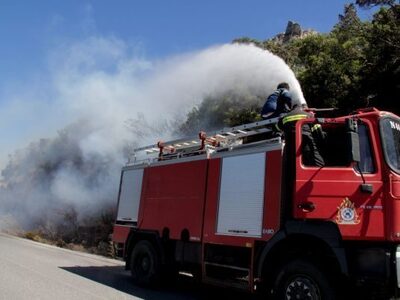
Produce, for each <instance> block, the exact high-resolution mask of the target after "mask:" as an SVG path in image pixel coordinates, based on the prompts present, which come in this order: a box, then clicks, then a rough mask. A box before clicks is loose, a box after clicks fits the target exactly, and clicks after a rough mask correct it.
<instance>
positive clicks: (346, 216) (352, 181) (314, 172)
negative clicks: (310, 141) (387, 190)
mask: <svg viewBox="0 0 400 300" xmlns="http://www.w3.org/2000/svg"><path fill="white" fill-rule="evenodd" d="M320 125H321V126H322V130H323V132H324V140H323V142H322V143H317V146H318V147H317V148H318V151H319V152H320V154H321V156H322V157H323V160H324V166H322V167H321V166H320V167H319V166H314V165H312V163H310V161H309V159H306V156H307V154H306V153H305V151H306V149H305V148H306V147H305V144H306V143H305V137H303V136H302V130H301V129H302V128H303V127H304V126H310V125H309V124H307V123H305V121H301V122H298V124H296V179H295V192H294V205H293V215H294V217H295V218H301V219H324V220H331V221H333V222H335V223H337V224H338V225H339V229H340V231H341V233H342V235H343V237H344V238H352V239H366V238H373V239H384V222H383V220H384V207H383V206H384V203H383V197H382V174H381V165H380V162H379V160H378V159H377V157H376V155H375V153H378V152H377V144H376V142H375V141H376V136H374V131H373V130H372V128H373V127H372V124H371V123H370V122H369V121H368V120H365V121H363V122H361V123H360V124H359V126H358V127H359V138H360V152H361V153H360V154H361V161H360V163H359V164H358V165H357V164H352V163H349V162H348V159H347V155H348V151H349V150H348V149H347V148H346V142H345V141H346V129H345V124H344V122H343V123H341V122H332V123H322V124H320ZM308 150H309V149H308ZM363 178H364V179H365V183H364V182H363Z"/></svg>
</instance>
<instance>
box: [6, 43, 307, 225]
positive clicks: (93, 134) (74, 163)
mask: <svg viewBox="0 0 400 300" xmlns="http://www.w3.org/2000/svg"><path fill="white" fill-rule="evenodd" d="M45 78H46V80H42V78H41V80H38V81H37V82H35V83H34V84H31V85H30V86H25V87H23V88H20V89H19V90H29V91H30V93H23V94H22V93H17V92H14V93H13V94H10V95H8V96H10V97H9V99H11V100H9V101H8V102H6V103H7V104H3V107H0V120H4V119H7V120H8V122H7V127H6V128H8V130H7V134H8V135H10V132H13V131H14V134H13V141H14V144H12V143H11V145H9V146H8V147H9V148H8V149H11V147H13V146H15V145H18V146H21V145H23V143H25V142H26V141H27V140H33V142H31V143H30V144H29V145H28V146H25V147H22V148H20V150H17V151H14V152H13V154H12V155H10V156H9V158H8V159H7V160H6V159H5V158H4V157H2V159H1V160H0V162H3V164H4V162H6V163H5V164H4V166H3V168H2V179H1V183H0V189H1V192H0V219H3V220H5V219H6V217H7V218H10V217H11V218H12V219H13V220H17V223H19V224H21V226H23V227H24V228H31V227H32V226H35V224H36V223H37V222H38V220H41V221H43V220H50V221H51V222H57V219H58V217H59V212H60V211H62V210H63V209H67V208H69V207H73V208H74V210H76V211H77V212H78V213H79V218H84V217H85V216H87V215H90V214H95V213H96V212H98V211H99V210H100V209H101V207H103V206H104V205H107V204H114V203H116V196H117V191H118V182H119V172H120V171H119V170H120V167H121V166H122V165H123V163H124V161H125V159H126V155H127V152H128V151H129V148H130V147H133V146H138V145H145V144H150V143H154V142H155V141H157V140H158V139H160V138H164V139H167V138H172V134H173V132H174V129H175V128H174V126H176V125H177V124H179V123H180V122H182V121H183V120H184V118H185V115H186V113H187V112H188V111H189V110H190V109H191V108H192V107H193V106H194V105H197V104H199V103H200V102H201V101H202V100H203V99H204V98H205V97H208V96H213V97H216V98H217V97H218V96H219V95H223V94H224V93H226V92H227V91H229V92H230V93H232V92H234V93H236V94H237V95H241V94H257V95H268V94H269V93H270V92H272V91H273V90H274V89H275V88H276V85H277V84H278V83H279V82H282V81H286V82H288V83H289V84H290V86H291V88H292V92H293V95H294V97H297V98H299V99H301V101H303V102H304V98H303V95H302V92H301V89H300V86H299V83H298V82H297V80H296V78H295V76H294V74H293V72H292V71H291V70H290V69H289V67H288V66H287V65H286V64H285V63H284V62H283V61H282V60H281V59H280V58H278V57H276V56H274V55H272V54H271V53H269V52H267V51H263V50H261V49H259V48H257V47H255V46H252V45H238V44H229V45H220V46H215V47H211V48H208V49H205V50H202V51H199V52H194V53H187V54H184V55H179V56H176V57H172V58H168V59H166V60H163V61H148V60H146V59H144V58H143V57H142V56H141V55H138V54H135V51H134V50H132V48H130V47H128V45H126V44H125V43H124V42H122V41H120V40H116V39H106V38H90V39H87V40H85V41H82V42H80V43H75V44H72V45H69V46H68V47H65V46H64V47H63V48H60V49H57V51H55V52H54V53H53V54H52V55H51V56H50V67H49V74H48V75H47V76H45ZM43 82H46V84H43ZM0 103H2V102H1V101H0ZM3 103H5V101H3ZM26 103H29V106H27V105H26ZM32 107H35V108H36V109H32ZM10 111H16V112H19V113H22V114H23V116H24V117H23V118H22V117H21V118H17V119H16V120H17V121H15V122H14V121H13V119H11V118H9V117H7V116H8V114H7V113H9V112H10ZM17 122H18V123H17ZM127 122H128V123H127ZM127 124H129V126H127ZM24 126H25V127H26V128H29V132H28V133H26V132H25V131H24V133H21V132H22V131H23V130H20V129H21V127H24ZM60 128H62V129H61V130H60ZM56 130H58V131H56ZM0 134H4V131H3V132H2V131H0ZM40 136H50V138H46V139H39V137H40ZM35 140H36V141H35ZM6 149H7V148H6ZM1 224H2V223H1V222H0V226H1ZM3 224H4V222H3Z"/></svg>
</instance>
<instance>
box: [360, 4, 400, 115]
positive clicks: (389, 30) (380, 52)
mask: <svg viewBox="0 0 400 300" xmlns="http://www.w3.org/2000/svg"><path fill="white" fill-rule="evenodd" d="M366 39H367V41H368V44H369V45H370V46H369V47H368V51H366V59H367V62H368V63H367V64H366V66H365V68H364V69H363V72H362V74H361V76H362V89H363V91H364V94H365V97H366V98H368V99H369V101H370V105H371V106H377V107H378V108H381V109H385V110H390V111H393V112H395V113H397V114H399V113H400V108H399V105H398V102H397V101H398V99H399V98H400V5H399V4H396V5H393V6H392V7H390V8H384V7H382V8H381V9H380V10H379V11H378V12H377V13H376V14H375V15H374V19H373V21H372V23H371V24H370V26H369V28H368V30H367V32H366Z"/></svg>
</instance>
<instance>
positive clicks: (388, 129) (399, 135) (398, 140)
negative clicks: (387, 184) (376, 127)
mask: <svg viewBox="0 0 400 300" xmlns="http://www.w3.org/2000/svg"><path fill="white" fill-rule="evenodd" d="M380 124H381V136H382V143H383V151H384V152H385V159H386V162H387V163H388V165H389V166H390V168H391V169H392V170H393V171H395V172H396V173H399V174H400V119H397V118H393V117H384V118H382V119H381V121H380Z"/></svg>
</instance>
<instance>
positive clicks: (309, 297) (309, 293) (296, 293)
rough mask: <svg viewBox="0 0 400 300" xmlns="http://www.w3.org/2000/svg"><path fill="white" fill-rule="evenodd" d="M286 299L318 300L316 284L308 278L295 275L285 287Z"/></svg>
mask: <svg viewBox="0 0 400 300" xmlns="http://www.w3.org/2000/svg"><path fill="white" fill-rule="evenodd" d="M285 296H286V300H319V299H321V297H320V294H319V290H318V286H317V285H316V284H315V283H314V282H313V281H312V280H310V279H309V278H305V277H296V278H294V279H293V280H292V281H290V282H289V284H288V285H287V288H286V293H285Z"/></svg>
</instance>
